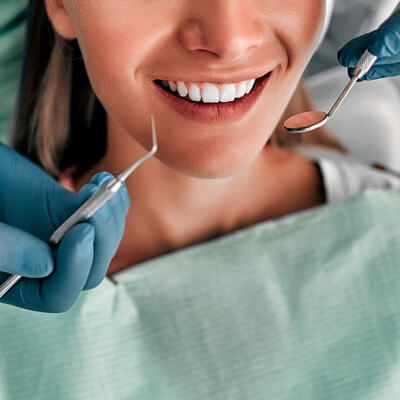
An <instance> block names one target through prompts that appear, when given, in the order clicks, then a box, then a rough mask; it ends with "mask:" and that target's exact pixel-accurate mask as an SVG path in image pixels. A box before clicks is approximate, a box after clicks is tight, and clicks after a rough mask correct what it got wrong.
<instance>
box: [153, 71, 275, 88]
mask: <svg viewBox="0 0 400 400" xmlns="http://www.w3.org/2000/svg"><path fill="white" fill-rule="evenodd" d="M271 71H272V69H269V70H267V71H265V69H264V70H261V71H260V70H259V71H257V72H256V71H254V72H252V73H249V72H247V73H243V72H242V73H240V74H230V75H229V74H228V73H226V74H224V73H222V72H218V73H216V72H204V71H202V72H201V73H199V74H193V73H191V74H190V76H189V75H185V73H182V74H180V75H179V77H178V78H171V75H170V76H168V77H167V76H163V77H157V78H156V79H154V80H160V81H174V82H212V83H216V84H221V85H222V84H226V83H236V82H244V81H249V80H251V79H258V78H261V77H263V76H264V75H266V74H267V73H269V72H271Z"/></svg>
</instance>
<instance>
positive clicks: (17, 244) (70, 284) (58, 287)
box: [0, 144, 129, 312]
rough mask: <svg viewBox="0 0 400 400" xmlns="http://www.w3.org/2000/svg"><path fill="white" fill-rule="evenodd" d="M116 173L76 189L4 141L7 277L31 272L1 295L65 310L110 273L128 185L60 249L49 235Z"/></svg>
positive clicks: (1, 264)
mask: <svg viewBox="0 0 400 400" xmlns="http://www.w3.org/2000/svg"><path fill="white" fill-rule="evenodd" d="M111 177H112V176H111V175H110V174H108V173H100V174H97V175H96V176H95V177H94V178H93V179H92V181H91V183H90V184H89V185H86V186H84V187H83V188H82V190H81V191H80V192H79V193H78V194H75V193H71V192H68V191H67V190H65V189H63V188H62V187H61V186H60V185H59V184H58V182H57V181H55V180H54V179H53V178H52V177H50V176H49V175H47V174H46V173H45V172H44V171H43V170H42V169H40V168H39V167H37V166H36V165H34V164H33V163H31V162H30V161H29V160H27V159H25V158H24V157H22V156H21V155H19V154H17V153H15V152H14V151H12V150H10V149H9V148H7V147H5V146H4V145H1V144H0V271H1V272H0V282H3V281H4V280H5V279H6V278H7V277H8V276H9V274H18V275H22V276H24V277H28V278H30V279H25V278H23V279H21V280H20V281H19V282H18V283H17V284H16V285H15V286H14V287H13V288H12V289H11V290H10V291H9V292H8V293H6V294H5V295H4V297H3V298H2V299H1V300H0V302H3V303H7V304H11V305H14V306H17V307H21V308H26V309H29V310H34V311H43V312H63V311H66V310H68V309H69V308H70V307H71V306H72V305H73V304H74V302H75V301H76V299H77V298H78V296H79V294H80V292H81V291H82V290H85V289H92V288H94V287H95V286H97V285H98V284H99V283H100V282H101V281H102V280H103V278H104V276H105V274H106V272H107V268H108V266H109V263H110V261H111V258H112V257H113V255H114V253H115V252H116V250H117V248H118V245H119V242H120V240H121V238H122V234H123V231H124V227H125V217H126V214H127V212H128V209H129V196H128V192H127V190H126V187H125V185H124V186H123V188H121V189H120V190H119V192H118V193H117V194H116V195H115V196H114V197H113V198H112V199H111V200H109V201H108V202H107V203H106V204H105V205H104V206H103V207H102V208H101V209H99V210H98V211H97V212H96V213H95V214H94V215H93V216H92V217H91V218H90V219H89V220H88V221H87V222H84V223H80V224H78V225H76V226H74V227H73V228H72V229H71V230H70V231H69V232H68V233H67V234H66V235H65V236H64V238H63V240H62V241H61V242H60V244H59V246H58V248H57V249H56V250H54V251H53V250H52V249H51V248H50V246H49V245H48V244H47V243H46V241H47V240H48V239H49V238H50V236H51V235H52V233H53V232H54V230H55V229H56V228H58V226H59V225H61V223H62V222H64V221H65V220H66V219H67V218H68V217H69V216H70V215H71V214H72V213H73V211H75V210H76V209H77V208H78V207H79V206H80V205H81V204H82V203H83V202H84V201H85V200H87V199H88V198H89V197H90V195H91V194H93V193H94V192H95V191H96V190H98V188H99V186H102V185H103V184H104V183H105V182H106V181H108V180H109V179H111ZM32 278H33V279H32ZM0 307H1V305H0Z"/></svg>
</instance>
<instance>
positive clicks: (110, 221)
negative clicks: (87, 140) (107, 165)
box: [80, 173, 129, 290]
mask: <svg viewBox="0 0 400 400" xmlns="http://www.w3.org/2000/svg"><path fill="white" fill-rule="evenodd" d="M111 178H112V176H111V175H110V174H108V173H100V174H97V175H95V176H94V177H93V179H92V180H91V183H90V184H89V185H86V186H85V187H84V188H82V195H83V196H84V197H86V196H88V197H89V196H90V194H91V193H94V192H95V191H96V190H98V188H99V187H100V186H103V185H104V184H105V183H106V182H107V181H109V180H110V179H111ZM80 194H81V193H80ZM128 210H129V195H128V191H127V189H126V186H125V185H123V187H121V189H120V190H119V191H118V192H117V193H116V194H115V195H114V196H113V197H112V198H111V199H110V200H109V201H108V202H107V203H106V204H105V205H104V206H103V207H101V208H100V209H99V210H98V211H96V212H95V213H94V214H93V216H92V217H91V218H90V219H89V221H90V223H91V224H92V225H93V226H94V228H95V239H94V260H93V266H92V268H91V271H90V275H89V277H88V279H87V282H86V284H85V287H84V289H85V290H87V289H93V288H94V287H96V286H98V285H99V284H100V283H101V281H102V280H103V279H104V277H105V275H106V273H107V269H108V267H109V265H110V262H111V259H112V257H113V256H114V254H115V252H116V251H117V249H118V246H119V243H120V241H121V238H122V235H123V233H124V229H125V217H126V214H127V213H128Z"/></svg>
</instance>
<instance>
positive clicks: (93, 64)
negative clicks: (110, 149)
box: [74, 0, 161, 124]
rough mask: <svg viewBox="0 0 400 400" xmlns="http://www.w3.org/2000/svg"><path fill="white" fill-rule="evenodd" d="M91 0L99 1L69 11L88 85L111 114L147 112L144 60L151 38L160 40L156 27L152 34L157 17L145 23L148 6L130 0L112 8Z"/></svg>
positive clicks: (119, 116) (117, 116)
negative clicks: (143, 94)
mask: <svg viewBox="0 0 400 400" xmlns="http://www.w3.org/2000/svg"><path fill="white" fill-rule="evenodd" d="M85 1H87V0H85ZM96 2H98V3H96V5H97V4H98V5H99V6H98V7H95V6H93V1H90V0H89V1H88V2H87V3H81V4H84V5H82V6H80V8H79V9H78V12H77V11H76V10H75V11H74V13H75V15H76V18H75V20H74V25H75V28H76V31H77V36H78V41H79V46H80V48H81V51H82V55H83V58H84V61H85V65H86V69H87V72H88V76H89V79H90V81H91V84H92V87H93V90H94V91H95V93H96V95H97V97H98V98H99V100H100V101H101V102H102V103H103V106H104V107H105V109H106V110H107V113H108V114H109V115H110V116H112V117H114V119H115V120H117V121H119V120H124V119H126V116H130V117H132V119H133V115H132V113H134V114H135V115H137V116H138V117H139V116H141V115H143V114H145V115H146V118H147V114H148V109H149V107H148V106H147V105H146V104H145V103H144V99H143V98H142V97H143V96H141V85H143V77H144V73H145V71H144V68H145V66H144V65H143V60H146V59H147V58H149V57H150V55H151V53H152V52H154V46H155V44H154V45H153V43H157V40H159V38H158V37H157V35H160V32H161V29H160V30H158V31H157V35H155V30H154V26H157V25H158V22H157V21H152V23H151V24H150V23H149V21H148V15H149V7H148V6H147V7H146V8H145V10H141V9H140V8H139V7H134V3H135V2H121V1H119V3H118V7H115V9H113V8H112V7H111V6H110V5H105V3H108V2H105V1H101V0H100V1H99V0H96ZM108 4H109V3H108ZM123 4H126V6H125V8H124V7H123ZM144 11H146V12H144ZM159 14H160V13H159ZM132 15H134V18H132ZM156 18H158V17H156ZM99 21H101V22H99ZM138 89H140V90H138ZM132 105H135V107H132ZM146 110H147V111H146ZM139 119H140V117H139ZM147 119H148V118H147ZM146 124H148V122H147V120H146Z"/></svg>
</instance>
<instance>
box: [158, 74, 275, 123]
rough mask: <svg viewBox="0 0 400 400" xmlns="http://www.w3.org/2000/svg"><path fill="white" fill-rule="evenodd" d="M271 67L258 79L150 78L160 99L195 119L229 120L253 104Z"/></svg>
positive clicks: (241, 113)
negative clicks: (170, 79)
mask: <svg viewBox="0 0 400 400" xmlns="http://www.w3.org/2000/svg"><path fill="white" fill-rule="evenodd" d="M271 74H272V71H271V72H269V73H267V74H265V75H264V76H262V77H260V78H258V79H251V80H248V81H243V82H238V83H228V84H213V83H208V82H203V83H196V82H182V81H178V82H177V81H161V80H155V81H153V86H154V87H155V88H156V89H157V93H158V94H159V95H161V97H162V99H163V100H165V101H167V103H168V104H169V105H170V106H172V107H173V108H174V109H175V111H178V112H179V113H180V114H182V115H184V116H185V117H187V118H190V119H192V120H195V121H198V122H203V123H204V122H206V123H215V122H232V121H234V120H237V119H239V118H241V117H242V116H243V115H244V114H245V113H246V112H247V111H249V110H250V108H251V107H252V106H253V105H254V104H255V102H256V100H257V99H258V97H260V95H261V93H262V91H263V89H264V87H265V86H266V85H267V83H268V81H269V78H270V76H271Z"/></svg>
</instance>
